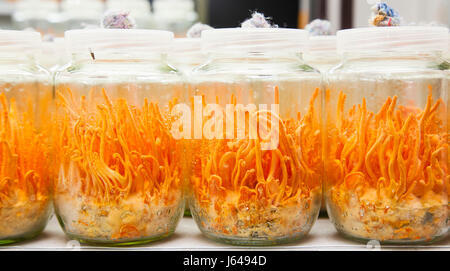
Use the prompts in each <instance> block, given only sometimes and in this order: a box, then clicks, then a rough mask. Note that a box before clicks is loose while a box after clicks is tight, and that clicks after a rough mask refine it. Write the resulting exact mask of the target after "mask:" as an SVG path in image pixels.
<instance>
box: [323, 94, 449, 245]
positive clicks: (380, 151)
mask: <svg viewBox="0 0 450 271" xmlns="http://www.w3.org/2000/svg"><path fill="white" fill-rule="evenodd" d="M345 98H346V97H345V95H344V94H343V93H342V92H341V93H340V94H339V98H338V103H337V112H336V116H337V119H336V123H331V122H328V123H327V129H328V133H329V134H328V140H329V143H328V145H327V146H328V147H327V149H326V151H325V152H326V155H325V171H326V185H327V187H328V189H327V190H328V191H327V194H328V201H329V204H330V205H329V206H331V207H332V208H331V209H332V212H333V213H335V215H334V217H336V218H335V220H336V221H335V223H336V225H337V227H339V228H341V229H342V230H343V231H344V232H347V231H350V232H349V233H350V234H352V235H356V236H360V237H361V238H371V239H373V238H376V239H379V240H382V241H384V240H400V239H405V240H429V239H432V238H433V236H434V235H436V234H437V233H438V232H436V231H439V230H440V229H442V228H443V225H445V223H446V222H445V221H446V219H447V193H446V192H445V191H446V189H447V187H446V186H448V183H449V178H450V176H449V168H448V166H449V165H448V153H449V144H448V142H449V135H448V133H447V132H446V131H445V130H446V128H443V125H444V123H443V122H442V119H445V117H443V115H444V114H446V108H445V104H444V103H443V101H442V100H441V99H439V100H437V101H436V102H433V98H432V96H431V87H430V94H429V95H428V98H427V103H426V106H425V108H424V109H423V110H420V109H419V108H414V107H405V106H397V97H396V96H394V97H392V98H391V97H388V98H387V100H386V102H385V104H384V105H383V106H382V108H381V109H380V111H379V112H378V113H373V112H370V111H368V110H367V108H366V101H365V99H363V101H362V104H360V105H354V106H353V107H352V108H351V109H350V110H349V111H348V112H347V113H346V112H344V103H345ZM326 100H327V103H328V102H329V92H328V93H327V97H326ZM327 110H328V109H327ZM332 113H333V112H331V111H329V114H332ZM343 214H346V215H343ZM411 218H414V219H411Z"/></svg>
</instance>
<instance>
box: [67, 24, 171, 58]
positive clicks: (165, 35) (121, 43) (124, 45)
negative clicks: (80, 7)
mask: <svg viewBox="0 0 450 271" xmlns="http://www.w3.org/2000/svg"><path fill="white" fill-rule="evenodd" d="M65 40H66V46H67V47H68V51H69V52H70V53H71V54H74V53H81V54H86V53H90V52H95V53H97V52H99V53H102V54H106V53H121V54H130V55H131V54H137V53H140V54H144V53H146V52H147V53H149V52H150V53H151V52H153V53H165V52H167V51H168V50H169V49H170V46H171V44H172V42H173V33H172V32H169V31H162V30H145V29H85V30H69V31H66V32H65Z"/></svg>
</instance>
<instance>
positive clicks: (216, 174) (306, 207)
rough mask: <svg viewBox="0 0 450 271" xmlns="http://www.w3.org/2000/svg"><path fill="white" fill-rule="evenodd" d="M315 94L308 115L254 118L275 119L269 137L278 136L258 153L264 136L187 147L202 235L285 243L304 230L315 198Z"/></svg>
mask: <svg viewBox="0 0 450 271" xmlns="http://www.w3.org/2000/svg"><path fill="white" fill-rule="evenodd" d="M318 95H319V90H316V91H315V92H314V95H313V97H312V99H311V101H310V106H309V109H308V112H307V113H306V114H305V115H304V116H301V114H300V113H298V114H297V118H295V119H293V118H286V119H284V120H283V119H280V117H279V116H276V115H275V114H273V112H271V113H267V114H266V116H265V117H264V114H261V115H260V113H261V112H259V111H256V112H255V113H254V114H253V116H258V117H257V124H258V125H266V124H267V123H270V122H271V121H276V122H278V125H276V126H271V128H273V129H272V134H271V135H273V134H278V135H279V143H278V144H277V146H276V148H273V149H267V150H264V149H262V148H261V145H262V144H263V142H264V141H265V140H267V138H270V136H269V137H263V136H261V135H259V136H257V137H256V139H248V137H247V139H224V140H218V139H213V140H206V139H203V140H197V141H194V142H193V143H192V145H193V149H195V150H196V151H195V155H194V159H193V160H194V161H193V166H192V167H193V170H192V172H193V173H192V176H191V178H190V180H191V185H192V190H193V198H192V202H191V210H192V215H193V216H194V218H195V219H196V222H197V224H198V225H199V227H200V229H201V230H202V232H204V233H205V234H206V235H207V236H209V237H211V238H213V239H216V240H219V241H223V242H227V243H231V244H235V245H274V244H279V243H286V242H291V241H295V240H297V239H299V238H301V237H303V236H304V235H306V234H307V233H308V232H309V230H310V228H311V226H312V224H313V223H314V221H315V219H316V218H317V215H318V211H319V206H320V199H321V170H322V167H321V165H322V163H321V155H320V153H321V134H320V124H319V123H320V121H319V118H320V117H319V116H320V115H319V113H320V112H317V111H315V109H314V103H315V101H316V99H317V97H318ZM231 100H232V103H234V104H236V100H235V98H234V97H232V98H231ZM275 104H278V88H277V87H276V88H275ZM249 119H251V116H250V114H249V115H248V118H247V120H249ZM269 119H270V120H269ZM274 127H278V128H277V129H275V128H274ZM247 136H248V135H247ZM263 138H264V139H263Z"/></svg>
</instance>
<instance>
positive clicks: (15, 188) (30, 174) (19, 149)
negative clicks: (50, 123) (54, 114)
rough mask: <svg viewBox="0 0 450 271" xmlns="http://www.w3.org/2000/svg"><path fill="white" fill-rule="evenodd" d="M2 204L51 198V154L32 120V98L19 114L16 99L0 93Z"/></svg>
mask: <svg viewBox="0 0 450 271" xmlns="http://www.w3.org/2000/svg"><path fill="white" fill-rule="evenodd" d="M0 103H1V108H0V113H1V118H0V208H1V207H7V206H14V205H22V204H29V203H30V202H31V201H37V200H43V201H45V200H46V199H48V197H49V195H48V191H49V190H48V188H49V184H50V172H49V166H48V164H47V158H48V154H49V150H48V146H46V145H45V140H44V139H43V135H42V134H40V133H38V132H37V130H36V127H35V122H34V120H33V118H34V117H35V116H34V113H33V108H32V104H31V102H29V103H28V109H27V110H26V112H24V113H23V114H20V112H19V110H18V108H17V105H16V101H15V99H13V98H12V99H10V101H9V104H8V101H7V98H6V96H5V94H4V93H1V94H0Z"/></svg>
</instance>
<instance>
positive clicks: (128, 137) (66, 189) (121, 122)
mask: <svg viewBox="0 0 450 271" xmlns="http://www.w3.org/2000/svg"><path fill="white" fill-rule="evenodd" d="M57 94H58V100H57V101H58V103H59V104H58V105H59V106H60V108H61V110H62V112H61V113H62V114H61V115H60V119H59V124H60V126H61V127H60V130H61V133H60V137H59V145H58V152H57V155H58V157H59V161H61V162H60V163H61V166H60V171H59V176H58V181H57V182H56V184H55V207H56V212H57V215H58V218H59V220H60V223H61V224H62V226H63V228H64V230H65V231H66V233H67V234H68V235H69V236H71V237H73V238H76V239H78V240H80V241H84V242H87V243H96V244H106V245H121V244H123V245H128V244H137V243H143V242H148V241H153V240H156V239H160V238H163V237H166V236H168V235H170V234H171V233H173V231H174V230H175V227H176V225H177V223H178V220H179V219H180V217H181V214H182V211H183V206H184V199H183V184H182V177H181V168H180V165H181V164H180V160H179V159H180V154H181V153H182V150H181V149H180V148H181V147H180V145H179V144H178V142H176V141H175V140H174V139H173V137H172V136H171V134H170V121H171V119H170V116H168V115H166V114H165V113H164V112H161V111H160V110H159V107H158V105H157V104H155V103H150V102H148V101H147V100H146V99H145V100H144V102H143V104H144V105H143V106H142V107H136V106H132V105H129V104H128V102H127V101H126V99H123V98H117V99H114V100H110V98H109V97H108V96H107V94H106V91H105V90H102V91H101V92H100V97H98V95H99V93H98V92H97V93H94V90H92V91H91V93H90V94H89V95H88V98H86V97H85V96H80V97H77V96H75V94H74V93H72V92H71V91H70V89H65V90H61V91H58V93H57ZM175 103H176V102H174V103H173V104H172V103H171V104H170V105H169V112H170V108H171V107H172V106H173V105H174V104H175Z"/></svg>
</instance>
